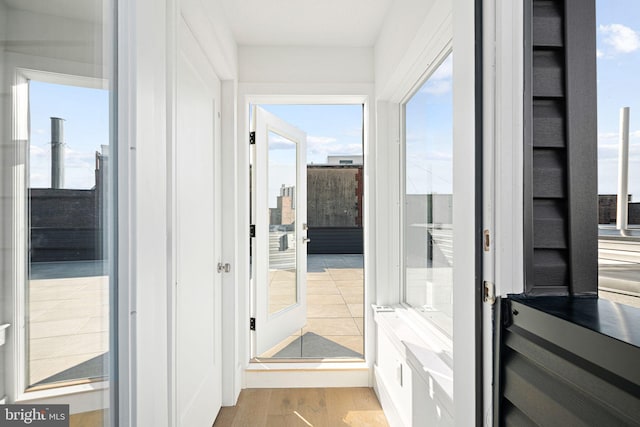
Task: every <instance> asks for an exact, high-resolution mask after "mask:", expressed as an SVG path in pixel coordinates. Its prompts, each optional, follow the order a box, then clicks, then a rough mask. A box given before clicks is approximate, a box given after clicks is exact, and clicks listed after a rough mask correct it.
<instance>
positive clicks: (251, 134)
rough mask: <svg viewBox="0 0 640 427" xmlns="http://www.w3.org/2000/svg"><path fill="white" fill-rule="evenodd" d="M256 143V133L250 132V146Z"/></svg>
mask: <svg viewBox="0 0 640 427" xmlns="http://www.w3.org/2000/svg"><path fill="white" fill-rule="evenodd" d="M255 143H256V133H255V132H249V144H251V145H253V144H255Z"/></svg>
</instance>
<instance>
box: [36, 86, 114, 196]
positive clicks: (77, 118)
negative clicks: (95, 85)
mask: <svg viewBox="0 0 640 427" xmlns="http://www.w3.org/2000/svg"><path fill="white" fill-rule="evenodd" d="M29 109H30V117H29V119H30V129H31V136H30V138H31V144H30V158H29V159H30V187H32V188H48V187H50V186H51V120H50V117H60V118H63V119H65V122H64V136H65V144H66V146H65V177H64V184H65V185H64V188H73V189H89V188H92V187H93V186H94V185H95V152H96V151H100V146H101V145H107V144H108V143H109V92H108V91H107V90H103V89H89V88H84V87H77V86H67V85H58V84H50V83H43V82H39V81H35V80H31V82H30V84H29Z"/></svg>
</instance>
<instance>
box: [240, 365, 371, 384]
mask: <svg viewBox="0 0 640 427" xmlns="http://www.w3.org/2000/svg"><path fill="white" fill-rule="evenodd" d="M369 385H370V372H369V366H368V365H367V364H366V363H363V362H333V361H332V362H318V363H305V362H293V363H250V364H249V366H248V368H247V369H246V370H245V378H244V386H245V387H246V388H308V387H369Z"/></svg>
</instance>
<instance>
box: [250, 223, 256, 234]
mask: <svg viewBox="0 0 640 427" xmlns="http://www.w3.org/2000/svg"><path fill="white" fill-rule="evenodd" d="M249 237H256V226H255V225H253V224H251V225H250V226H249Z"/></svg>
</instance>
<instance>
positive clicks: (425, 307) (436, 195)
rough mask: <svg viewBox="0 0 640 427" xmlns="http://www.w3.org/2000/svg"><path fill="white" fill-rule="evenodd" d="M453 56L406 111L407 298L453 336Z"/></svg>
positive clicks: (425, 85)
mask: <svg viewBox="0 0 640 427" xmlns="http://www.w3.org/2000/svg"><path fill="white" fill-rule="evenodd" d="M451 69H452V55H451V54H450V55H449V56H448V57H447V58H446V59H445V60H444V62H442V64H441V65H440V66H439V67H438V68H437V69H436V70H435V72H434V73H433V74H432V75H431V77H429V79H427V81H426V82H425V83H424V84H423V85H422V87H421V88H420V89H419V90H418V92H416V94H415V95H414V96H413V97H412V98H411V99H410V100H409V102H407V104H406V106H405V120H406V124H405V126H406V127H405V130H406V132H405V139H406V141H405V159H404V162H405V183H404V188H405V194H404V244H403V246H404V247H403V253H404V298H405V303H407V304H408V305H410V306H412V307H413V308H415V309H416V310H417V311H418V312H419V313H421V314H422V315H423V316H424V317H426V318H427V319H429V320H431V321H432V322H433V323H434V324H436V325H437V326H438V327H439V328H440V329H442V330H443V331H444V332H445V333H447V334H448V335H449V336H451V335H452V330H453V322H452V313H453V94H452V91H451Z"/></svg>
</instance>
